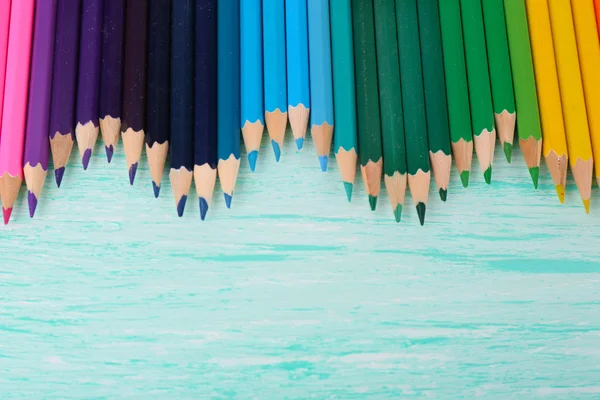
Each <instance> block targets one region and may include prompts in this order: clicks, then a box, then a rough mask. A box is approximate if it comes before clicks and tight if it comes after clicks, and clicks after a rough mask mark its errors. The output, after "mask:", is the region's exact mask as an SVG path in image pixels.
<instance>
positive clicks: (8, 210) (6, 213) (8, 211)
mask: <svg viewBox="0 0 600 400" xmlns="http://www.w3.org/2000/svg"><path fill="white" fill-rule="evenodd" d="M12 210H13V209H12V207H10V208H4V207H2V215H3V216H4V225H8V221H9V220H10V214H12Z"/></svg>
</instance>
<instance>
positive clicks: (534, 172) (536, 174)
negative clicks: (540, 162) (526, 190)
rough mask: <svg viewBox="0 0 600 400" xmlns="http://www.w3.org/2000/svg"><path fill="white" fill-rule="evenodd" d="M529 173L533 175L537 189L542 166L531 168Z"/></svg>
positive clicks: (532, 178) (534, 185)
mask: <svg viewBox="0 0 600 400" xmlns="http://www.w3.org/2000/svg"><path fill="white" fill-rule="evenodd" d="M529 175H531V180H532V181H533V187H534V188H535V189H537V188H538V182H539V179H540V167H533V168H529Z"/></svg>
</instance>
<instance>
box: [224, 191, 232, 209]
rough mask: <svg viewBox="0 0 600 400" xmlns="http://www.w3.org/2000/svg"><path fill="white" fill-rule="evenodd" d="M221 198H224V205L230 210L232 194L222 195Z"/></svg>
mask: <svg viewBox="0 0 600 400" xmlns="http://www.w3.org/2000/svg"><path fill="white" fill-rule="evenodd" d="M223 196H224V197H225V205H226V206H227V208H231V198H232V197H233V193H232V194H227V193H223Z"/></svg>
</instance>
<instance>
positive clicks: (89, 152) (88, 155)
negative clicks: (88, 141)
mask: <svg viewBox="0 0 600 400" xmlns="http://www.w3.org/2000/svg"><path fill="white" fill-rule="evenodd" d="M90 158H92V149H85V151H84V152H83V157H81V164H83V170H84V171H85V170H87V169H88V165H89V164H90Z"/></svg>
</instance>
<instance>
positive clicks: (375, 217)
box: [0, 132, 600, 399]
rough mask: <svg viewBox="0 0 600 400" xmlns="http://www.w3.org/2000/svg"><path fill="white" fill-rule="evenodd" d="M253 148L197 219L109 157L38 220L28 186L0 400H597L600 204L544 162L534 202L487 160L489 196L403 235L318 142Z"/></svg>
mask: <svg viewBox="0 0 600 400" xmlns="http://www.w3.org/2000/svg"><path fill="white" fill-rule="evenodd" d="M267 138H268V136H267V135H264V137H263V145H262V151H264V157H259V159H258V165H257V169H256V171H257V172H255V173H250V172H249V169H248V163H247V162H242V163H241V169H240V177H239V180H238V185H237V188H236V197H235V198H234V200H233V205H232V209H231V210H227V209H226V208H225V204H224V200H223V196H222V194H221V192H220V188H219V192H218V195H216V196H215V198H214V200H213V203H214V205H213V208H212V209H211V212H210V214H209V216H208V218H207V221H205V222H204V223H202V222H201V221H200V219H199V216H198V208H197V207H198V205H197V203H196V202H195V201H189V202H188V206H187V207H188V209H187V210H186V213H185V215H184V217H183V218H181V219H180V218H177V216H176V211H175V208H174V207H173V196H172V193H170V185H164V187H163V191H162V192H161V196H160V198H159V199H158V200H155V199H154V198H153V196H152V186H151V179H150V174H149V170H148V167H147V164H146V160H145V158H144V159H143V160H142V162H141V164H140V168H139V169H138V179H136V184H135V186H134V187H130V186H129V182H128V177H127V169H126V167H125V165H126V163H125V159H124V155H123V151H122V147H119V149H118V151H117V152H116V154H115V157H114V160H113V162H112V164H110V165H107V164H106V161H105V157H104V154H103V152H101V151H98V150H99V149H96V151H95V152H94V155H93V157H92V161H91V163H90V167H89V169H88V171H87V172H84V171H83V170H82V168H81V166H80V164H79V163H78V162H77V154H76V152H73V154H72V155H71V160H70V162H71V164H70V165H71V167H70V168H68V169H67V173H66V174H65V178H64V181H63V185H62V188H61V189H56V187H55V185H54V182H53V180H52V179H48V180H47V182H46V186H45V188H44V191H43V197H42V201H41V202H40V205H39V207H38V211H37V214H36V218H35V219H34V220H29V217H28V214H27V204H26V196H24V190H21V196H20V198H19V199H18V202H17V204H16V207H15V211H14V213H13V218H12V220H11V223H10V225H9V226H7V227H2V228H0V260H1V262H0V398H3V399H5V398H6V399H12V398H31V399H46V398H48V399H54V398H61V399H67V398H73V399H76V398H77V399H81V398H98V399H116V398H140V399H155V398H156V399H167V398H168V399H190V398H236V399H250V398H256V399H284V398H287V399H300V398H316V399H324V398H337V399H358V398H361V399H362V398H368V399H388V398H393V397H396V396H406V397H437V398H462V397H464V398H471V397H473V396H482V398H486V399H496V398H497V399H508V398H519V399H529V398H537V397H543V398H564V399H575V398H578V399H579V398H598V397H600V384H599V383H598V377H599V376H600V350H599V349H598V343H600V283H599V280H600V265H599V264H600V245H599V243H600V241H599V239H600V227H599V223H600V206H599V204H600V203H599V202H598V201H597V200H596V201H593V202H592V212H591V215H590V216H586V215H585V212H584V210H583V207H582V206H581V202H580V200H579V196H578V194H577V192H576V190H575V187H574V184H573V181H572V179H571V178H570V180H569V186H568V190H567V198H566V205H565V206H560V205H559V204H558V200H557V198H556V195H555V193H554V186H553V184H552V182H551V180H550V176H549V174H548V171H547V169H546V167H545V165H544V166H543V167H542V171H541V178H540V189H539V190H538V191H534V190H532V188H531V182H530V178H529V176H528V172H527V168H525V166H524V162H523V158H522V155H521V153H520V151H519V150H518V149H516V150H515V153H514V156H513V164H512V165H507V164H506V162H505V161H504V160H503V156H502V150H501V148H500V146H496V147H497V148H496V150H497V151H496V157H495V160H494V161H495V163H494V165H495V166H496V168H495V170H494V180H493V182H492V185H491V186H489V187H488V186H487V185H485V184H484V182H483V176H482V173H481V171H479V169H478V166H477V163H476V162H474V163H473V168H474V171H473V173H472V174H471V177H472V179H471V183H470V185H469V188H468V189H463V188H462V187H461V185H460V181H459V179H458V176H457V173H456V171H455V170H453V174H452V179H451V184H450V190H449V193H448V202H447V204H442V202H441V201H440V200H439V198H438V196H435V195H433V194H434V193H435V192H434V191H435V188H434V185H433V184H432V187H431V191H432V193H431V195H430V204H429V205H428V214H427V222H426V224H425V227H420V226H419V224H418V221H417V215H416V211H415V209H414V207H412V206H406V207H405V211H404V213H403V219H404V221H403V222H402V223H401V224H396V223H395V222H394V219H393V215H392V212H391V210H390V207H389V205H388V198H387V194H386V193H385V192H384V191H383V192H382V195H381V198H380V201H379V204H378V208H377V211H375V212H373V213H371V212H370V211H368V208H369V205H368V202H367V196H366V195H365V193H364V188H363V184H362V182H361V181H360V174H358V175H357V176H358V177H359V178H358V179H359V180H358V182H357V185H355V192H354V201H353V203H352V204H347V203H346V199H345V195H344V189H343V187H342V183H341V182H340V178H339V171H337V166H336V163H331V164H330V166H331V168H330V171H329V172H328V173H326V174H324V173H321V172H320V171H319V167H318V165H317V164H315V162H314V147H313V145H312V141H310V140H308V141H307V143H306V146H305V149H304V150H303V151H302V153H297V152H296V151H295V145H294V143H293V141H292V139H291V134H290V133H289V132H288V136H287V140H286V143H285V147H286V148H285V149H284V151H283V152H282V154H283V156H282V159H281V162H280V163H279V164H276V163H275V161H274V159H273V157H272V156H271V154H270V151H269V150H270V146H269V144H268V143H267V142H268V139H267ZM98 145H100V144H98ZM242 158H244V161H245V154H244V153H242ZM166 171H168V169H166V170H165V177H164V179H165V182H166V179H167V176H166V173H167V172H166ZM49 176H50V177H51V176H52V174H51V173H50V174H49ZM594 196H595V197H596V198H597V197H598V191H597V189H594V193H593V197H594ZM407 197H410V196H409V195H408V194H407ZM195 198H196V197H195V196H194V195H193V193H191V194H190V199H194V200H195ZM405 204H406V205H410V204H412V199H410V198H407V199H406V201H405ZM574 227H577V229H574Z"/></svg>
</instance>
